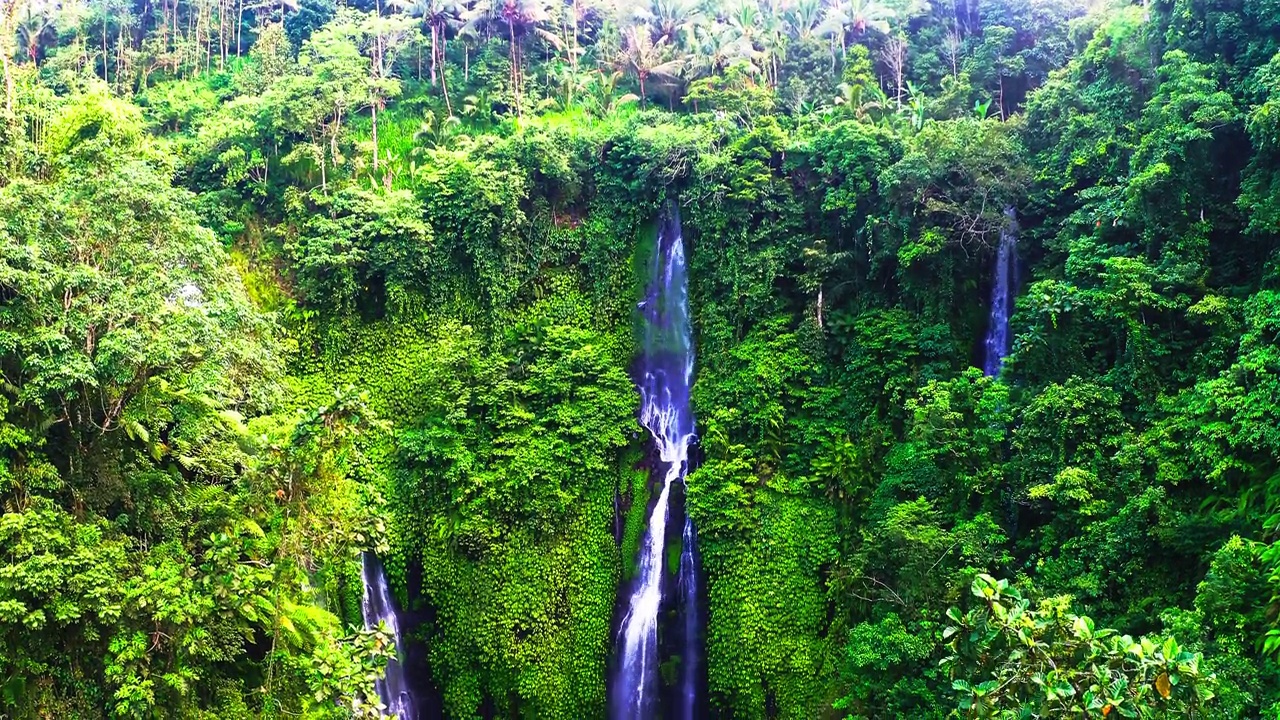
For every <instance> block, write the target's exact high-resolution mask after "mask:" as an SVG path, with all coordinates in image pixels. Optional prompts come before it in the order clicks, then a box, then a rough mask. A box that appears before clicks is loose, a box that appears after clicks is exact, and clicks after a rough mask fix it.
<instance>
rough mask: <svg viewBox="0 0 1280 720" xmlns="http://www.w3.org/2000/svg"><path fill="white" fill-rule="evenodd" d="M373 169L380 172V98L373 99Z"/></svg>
mask: <svg viewBox="0 0 1280 720" xmlns="http://www.w3.org/2000/svg"><path fill="white" fill-rule="evenodd" d="M373 171H374V172H375V173H376V172H378V98H376V97H375V98H374V99H373Z"/></svg>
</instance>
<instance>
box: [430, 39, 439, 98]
mask: <svg viewBox="0 0 1280 720" xmlns="http://www.w3.org/2000/svg"><path fill="white" fill-rule="evenodd" d="M439 35H440V28H439V27H437V26H436V24H435V23H432V24H431V86H432V87H435V85H436V55H437V50H436V38H437V37H439Z"/></svg>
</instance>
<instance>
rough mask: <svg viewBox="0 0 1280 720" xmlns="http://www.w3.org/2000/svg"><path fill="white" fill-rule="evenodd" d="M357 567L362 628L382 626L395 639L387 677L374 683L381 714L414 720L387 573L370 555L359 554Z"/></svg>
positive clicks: (402, 719)
mask: <svg viewBox="0 0 1280 720" xmlns="http://www.w3.org/2000/svg"><path fill="white" fill-rule="evenodd" d="M360 567H361V574H362V575H363V576H364V599H363V601H362V602H361V610H362V612H363V614H364V626H365V628H366V629H370V630H372V629H373V628H376V627H378V625H379V624H384V625H386V628H387V631H388V632H390V633H391V637H392V638H393V639H394V640H395V649H396V657H394V658H392V659H391V660H390V661H388V662H387V672H386V675H385V676H383V678H382V679H381V680H378V683H377V685H378V697H379V698H381V699H382V704H383V705H385V706H386V709H385V710H384V711H383V713H384V714H385V715H387V716H394V717H396V718H397V720H416V716H415V713H414V705H413V697H412V696H411V695H410V693H409V683H408V682H407V681H406V680H405V676H404V668H403V667H402V666H401V665H400V659H401V658H403V657H404V648H403V647H402V646H401V639H400V623H399V622H398V619H397V618H396V609H395V604H394V603H393V602H392V599H391V588H390V587H389V586H388V585H387V574H386V572H384V571H383V569H382V563H381V562H379V561H378V558H377V557H376V556H375V555H374V554H373V553H370V552H366V553H361V555H360Z"/></svg>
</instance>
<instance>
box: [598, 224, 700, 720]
mask: <svg viewBox="0 0 1280 720" xmlns="http://www.w3.org/2000/svg"><path fill="white" fill-rule="evenodd" d="M648 277H649V285H648V288H647V289H646V292H645V297H644V299H643V300H642V301H641V302H640V303H639V306H638V308H639V311H640V315H641V320H642V327H643V330H642V332H643V336H642V348H641V356H640V357H639V358H638V360H637V362H636V367H635V378H636V385H637V387H638V389H639V391H640V424H641V425H643V426H644V427H645V428H646V429H647V430H648V431H649V434H650V435H651V436H652V440H653V450H654V456H655V461H654V463H653V465H654V467H653V468H652V470H653V472H654V476H655V477H656V478H660V482H661V484H660V485H659V486H658V487H657V488H656V489H657V490H658V493H657V498H656V500H655V501H654V502H653V506H652V508H651V509H650V514H649V518H648V523H647V525H646V527H645V529H644V531H643V533H642V535H641V540H640V550H639V557H638V558H637V565H636V573H635V576H634V577H633V578H632V580H631V584H630V586H629V590H630V593H629V595H628V596H627V597H626V602H625V604H623V605H622V608H621V612H623V613H625V614H624V615H623V617H622V621H621V623H620V624H619V627H618V632H617V636H616V638H615V642H614V663H613V670H612V673H611V675H610V688H609V715H610V717H611V718H614V719H615V720H648V719H649V718H656V717H665V718H679V719H680V720H685V719H686V718H689V719H692V718H695V717H699V716H700V715H701V713H700V702H701V697H700V696H701V694H702V693H700V689H701V688H702V687H703V685H704V683H703V681H702V678H701V675H702V672H703V659H702V655H703V649H702V637H701V635H702V631H701V627H702V623H701V607H700V597H701V588H700V586H699V582H698V573H699V567H698V566H699V558H698V553H697V534H696V532H695V530H694V527H693V524H692V522H691V521H690V520H689V518H688V515H687V514H686V513H684V512H683V511H682V510H683V500H684V492H683V490H684V478H685V475H686V473H687V472H688V471H689V450H690V445H691V444H692V443H693V442H694V440H695V434H694V418H693V411H692V408H691V407H690V404H689V389H690V386H691V384H692V382H693V360H694V354H693V330H692V326H691V324H690V321H689V302H688V277H687V270H686V265H685V255H684V237H683V234H682V232H681V227H680V215H679V212H678V211H677V210H675V209H674V208H668V209H667V210H666V211H665V212H664V213H663V217H662V218H661V220H660V222H659V226H658V236H657V243H656V246H655V248H654V252H653V257H652V259H651V262H650V265H649V276H648ZM673 486H674V487H673ZM673 490H674V491H675V493H676V496H677V498H678V499H679V500H680V501H681V503H680V505H678V506H677V507H676V516H677V518H679V517H681V516H682V517H683V523H682V524H683V528H682V530H681V533H680V536H679V537H678V538H669V537H668V536H669V533H670V531H672V530H674V527H671V528H669V527H668V522H669V521H670V520H671V518H672V504H673V503H672V495H673ZM670 539H674V540H676V541H678V542H680V543H681V552H680V564H679V568H678V570H677V572H676V577H675V578H674V579H673V578H671V577H670V574H669V573H667V572H666V567H665V561H666V544H667V542H668V541H669V540H670ZM673 586H674V587H673ZM673 603H674V608H675V610H676V615H677V616H678V618H679V621H678V622H675V623H672V622H665V623H664V622H662V621H661V616H662V614H663V611H664V610H665V611H667V612H670V609H671V608H672V607H673ZM660 634H663V635H664V637H663V638H662V639H661V642H660V638H659V635H660ZM672 635H675V636H678V637H671V636H672ZM663 649H668V650H669V651H670V652H669V654H675V655H677V656H678V657H676V658H674V659H675V661H677V662H678V663H679V672H678V673H675V674H674V675H675V676H676V677H674V678H668V682H672V684H671V685H668V686H666V687H663V686H662V684H661V682H660V677H659V675H660V673H659V666H660V665H662V664H663V661H664V658H662V657H660V655H661V654H662V650H663Z"/></svg>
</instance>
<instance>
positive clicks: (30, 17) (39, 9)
mask: <svg viewBox="0 0 1280 720" xmlns="http://www.w3.org/2000/svg"><path fill="white" fill-rule="evenodd" d="M24 9H25V10H26V12H25V13H24V16H23V17H22V19H21V20H19V21H18V27H17V34H18V40H19V41H20V42H21V43H22V48H23V51H24V52H25V53H26V56H27V58H28V59H30V60H31V62H36V61H37V60H39V59H40V50H41V49H42V48H43V46H44V45H45V43H47V42H49V41H51V40H56V39H57V30H56V29H55V28H54V25H53V18H52V16H51V15H50V13H49V10H50V8H48V7H46V6H44V4H43V3H39V2H29V3H27V4H26V6H25V8H24Z"/></svg>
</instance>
